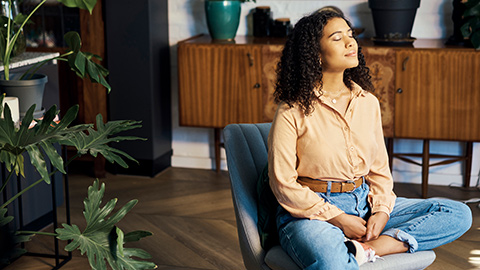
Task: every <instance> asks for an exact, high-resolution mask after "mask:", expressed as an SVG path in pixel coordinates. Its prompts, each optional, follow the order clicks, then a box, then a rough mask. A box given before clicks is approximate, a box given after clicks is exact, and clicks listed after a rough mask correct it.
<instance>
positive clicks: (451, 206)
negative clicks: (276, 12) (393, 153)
mask: <svg viewBox="0 0 480 270" xmlns="http://www.w3.org/2000/svg"><path fill="white" fill-rule="evenodd" d="M277 73H278V80H277V85H276V90H275V98H276V101H277V102H279V105H278V109H277V112H276V115H275V118H274V121H273V124H272V129H271V131H270V135H269V140H268V144H269V153H268V155H269V156H268V160H269V177H270V186H271V188H272V191H273V193H274V194H275V196H276V198H277V200H278V202H279V203H280V206H281V207H279V211H278V213H277V227H278V231H279V236H280V241H281V245H282V247H283V249H284V250H285V251H286V252H287V253H288V254H289V255H290V256H291V257H292V258H293V260H294V261H295V262H296V263H297V264H298V265H299V266H300V267H301V268H303V269H342V270H343V269H358V267H359V265H361V264H362V263H364V262H366V261H373V260H375V258H376V257H378V256H383V255H387V254H392V253H401V252H415V251H420V250H430V249H433V248H435V247H438V246H440V245H443V244H446V243H449V242H451V241H453V240H455V239H457V238H458V237H460V236H461V235H462V234H464V233H465V232H466V231H467V230H468V229H469V228H470V226H471V223H472V217H471V211H470V208H469V207H468V206H466V205H464V204H462V203H459V202H455V201H451V200H443V199H427V200H420V199H405V198H396V196H395V194H394V192H393V179H392V176H391V173H390V168H389V166H388V164H389V163H388V156H387V152H386V148H385V143H384V138H383V132H382V125H381V115H380V106H379V103H378V100H377V99H376V98H375V96H374V95H372V94H371V93H369V92H368V91H372V90H373V86H372V83H371V81H370V75H369V71H368V68H367V67H366V66H365V60H364V57H363V54H362V53H361V50H359V48H358V44H357V41H356V39H355V37H354V33H353V30H352V28H351V26H350V23H349V22H348V21H347V20H346V19H345V18H343V16H342V15H340V14H339V13H336V12H332V11H328V10H327V11H320V12H316V13H314V14H312V15H310V16H307V17H304V18H302V19H301V20H300V21H299V22H298V23H297V24H296V25H295V28H294V30H293V31H292V33H291V35H290V36H289V37H288V40H287V42H286V44H285V47H284V50H283V54H282V57H281V60H280V63H279V66H278V70H277Z"/></svg>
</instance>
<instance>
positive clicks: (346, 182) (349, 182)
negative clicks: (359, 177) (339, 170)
mask: <svg viewBox="0 0 480 270" xmlns="http://www.w3.org/2000/svg"><path fill="white" fill-rule="evenodd" d="M346 184H353V189H352V190H349V191H347V190H345V192H353V191H354V190H355V189H357V184H356V183H355V181H345V182H342V192H344V191H343V188H344V186H346Z"/></svg>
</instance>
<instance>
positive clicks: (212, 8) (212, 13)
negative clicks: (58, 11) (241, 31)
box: [205, 0, 241, 40]
mask: <svg viewBox="0 0 480 270" xmlns="http://www.w3.org/2000/svg"><path fill="white" fill-rule="evenodd" d="M240 3H241V2H240V1H236V0H231V1H214V0H205V13H206V16H207V26H208V31H209V32H210V35H211V36H212V38H213V39H219V40H233V39H234V38H235V35H236V34H237V29H238V24H239V22H240V11H241V6H240Z"/></svg>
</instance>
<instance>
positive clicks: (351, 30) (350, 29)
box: [328, 28, 353, 37]
mask: <svg viewBox="0 0 480 270" xmlns="http://www.w3.org/2000/svg"><path fill="white" fill-rule="evenodd" d="M347 32H353V29H352V28H349V29H348V30H347ZM338 33H342V31H335V32H333V33H331V34H330V35H329V36H328V37H331V36H333V35H335V34H338Z"/></svg>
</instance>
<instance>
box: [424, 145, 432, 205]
mask: <svg viewBox="0 0 480 270" xmlns="http://www.w3.org/2000/svg"><path fill="white" fill-rule="evenodd" d="M429 168H430V140H423V154H422V197H423V198H425V199H426V198H427V194H428V172H429Z"/></svg>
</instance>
